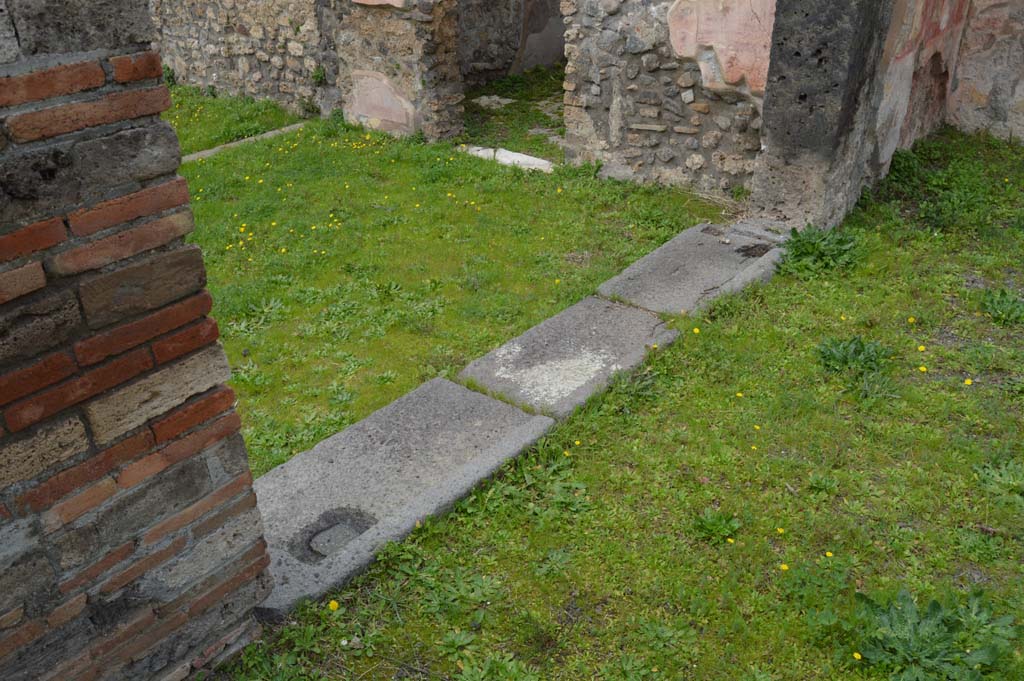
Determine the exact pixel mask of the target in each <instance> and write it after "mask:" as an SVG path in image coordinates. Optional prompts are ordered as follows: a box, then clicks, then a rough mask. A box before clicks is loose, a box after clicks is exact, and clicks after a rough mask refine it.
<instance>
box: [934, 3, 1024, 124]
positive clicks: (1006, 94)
mask: <svg viewBox="0 0 1024 681" xmlns="http://www.w3.org/2000/svg"><path fill="white" fill-rule="evenodd" d="M950 121H951V122H952V123H954V124H955V125H956V126H957V127H960V128H963V129H964V130H971V131H974V130H988V131H989V132H991V133H992V134H994V135H998V136H1000V137H1010V136H1013V137H1015V138H1017V139H1018V140H1019V139H1024V0H1010V1H1009V2H1006V1H1004V0H973V2H972V3H971V9H970V16H969V20H968V24H967V28H966V31H965V33H964V39H963V43H962V45H961V48H960V63H959V65H958V67H957V68H956V70H955V72H954V77H953V79H952V92H951V93H950Z"/></svg>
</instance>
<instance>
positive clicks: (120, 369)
mask: <svg viewBox="0 0 1024 681" xmlns="http://www.w3.org/2000/svg"><path fill="white" fill-rule="evenodd" d="M152 368H153V359H152V357H151V356H150V354H149V350H148V349H147V348H140V349H138V350H135V351H133V352H129V353H128V354H125V355H122V356H121V357H118V358H117V359H115V360H113V361H111V362H109V363H107V364H104V365H103V366H101V367H98V368H96V369H93V370H91V371H88V372H86V373H84V374H82V375H81V376H78V377H76V378H72V379H71V380H68V381H65V382H64V383H61V384H59V385H57V386H55V387H53V388H50V389H48V390H45V391H43V392H41V393H38V394H36V395H33V396H32V397H29V398H27V399H24V400H22V401H21V402H16V403H14V404H13V405H11V406H10V407H8V408H7V410H6V411H5V412H4V418H5V419H6V421H7V427H8V428H10V430H11V431H12V432H17V431H19V430H24V429H25V428H28V427H29V426H31V425H32V424H34V423H38V422H39V421H42V420H43V419H45V418H46V417H48V416H53V415H54V414H56V413H58V412H60V411H62V410H64V409H67V408H68V407H70V406H73V405H75V404H78V403H79V402H82V401H84V400H87V399H89V398H90V397H93V396H95V395H98V394H100V393H101V392H103V391H104V390H107V389H109V388H113V387H114V386H115V385H119V384H121V383H124V382H125V381H127V380H128V379H130V378H134V377H135V376H138V375H139V374H141V373H142V372H144V371H147V370H149V369H152Z"/></svg>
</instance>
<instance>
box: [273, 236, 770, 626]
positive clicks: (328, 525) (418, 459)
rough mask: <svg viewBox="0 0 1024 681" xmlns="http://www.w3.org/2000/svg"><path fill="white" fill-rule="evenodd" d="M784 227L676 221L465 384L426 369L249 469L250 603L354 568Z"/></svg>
mask: <svg viewBox="0 0 1024 681" xmlns="http://www.w3.org/2000/svg"><path fill="white" fill-rule="evenodd" d="M785 238H786V236H785V234H784V233H782V232H781V231H780V230H779V229H777V228H776V227H775V226H774V224H773V223H770V222H767V221H759V220H747V221H740V222H737V223H735V224H732V225H728V226H723V225H698V226H697V227H693V228H691V229H688V230H686V231H684V232H682V233H681V234H679V235H678V236H676V237H675V238H674V239H672V240H671V241H669V242H668V243H666V244H664V245H663V246H662V247H660V248H658V249H657V250H655V251H654V252H653V253H650V254H649V255H647V256H645V257H643V258H641V259H640V260H638V261H637V262H635V263H634V264H633V265H631V266H630V267H628V268H627V269H626V270H625V271H623V272H622V274H620V275H618V276H617V277H614V278H613V279H611V280H609V281H607V282H605V283H604V284H602V285H601V286H600V287H599V289H598V293H599V295H598V296H591V297H589V298H586V299H584V300H583V301H581V302H579V303H577V304H576V305H573V306H572V307H570V308H568V309H566V310H564V311H562V312H560V313H559V314H557V315H555V316H554V317H551V318H550V319H547V320H545V321H543V322H541V323H540V324H538V325H537V326H535V327H533V328H532V329H530V330H529V331H527V332H526V333H524V334H522V335H521V336H519V337H518V338H515V339H513V340H510V341H509V342H507V343H505V344H504V345H502V346H501V347H499V348H497V349H495V350H493V351H492V352H490V353H488V354H487V355H485V356H484V357H482V358H480V359H478V360H476V361H474V362H472V363H470V365H469V366H468V367H466V369H465V370H464V371H463V372H462V373H461V374H460V375H459V378H460V380H462V381H463V382H464V383H465V385H459V384H457V383H453V382H451V381H448V380H445V379H434V380H432V381H429V382H427V383H425V384H424V385H422V386H420V387H419V388H417V389H416V390H413V391H412V392H410V393H408V394H407V395H405V396H404V397H401V398H399V399H398V400H396V401H395V402H393V403H391V404H390V405H388V406H386V407H384V408H383V409H381V410H379V411H377V412H375V413H373V414H371V415H370V416H368V417H367V418H366V419H364V420H362V421H360V422H359V423H356V424H354V425H352V426H350V427H349V428H346V429H345V430H344V431H342V432H340V433H338V434H336V435H334V436H333V437H331V438H328V439H327V440H324V441H323V442H321V443H320V444H318V445H316V446H315V447H314V448H313V449H311V450H309V451H307V452H304V453H302V454H299V455H298V456H296V457H295V458H293V459H291V460H290V461H288V462H286V463H284V464H282V465H281V466H278V467H277V468H275V469H274V470H272V471H270V472H269V473H267V474H266V475H264V476H263V477H262V478H260V479H259V480H257V481H256V483H255V489H256V493H257V497H258V500H259V501H258V503H259V508H260V511H261V513H262V515H263V523H264V528H265V533H266V538H267V543H268V545H269V553H270V556H271V561H272V562H271V567H270V571H271V574H272V575H273V577H274V580H275V586H274V590H273V592H272V594H271V596H270V598H269V599H268V600H267V601H266V602H265V603H264V604H263V606H262V608H261V609H260V610H259V614H260V615H261V616H262V617H263V618H265V619H268V620H270V621H277V620H280V619H282V618H284V617H285V616H286V615H287V614H288V612H289V611H290V610H291V609H292V608H293V607H295V605H296V604H297V603H298V602H299V601H301V600H303V599H306V598H311V599H316V598H320V597H322V596H323V595H324V594H326V593H327V592H328V591H329V590H331V589H334V588H337V587H339V586H341V585H343V584H344V583H345V582H347V581H348V580H349V579H351V578H352V577H354V576H355V575H357V574H359V573H360V572H362V571H363V570H365V569H366V567H367V566H369V565H370V564H371V563H372V562H373V560H374V557H375V555H376V553H377V551H379V550H380V549H381V547H383V546H384V544H385V543H387V542H389V541H398V540H401V539H402V538H404V537H405V536H407V535H408V534H409V533H410V532H412V531H413V529H415V527H416V526H417V525H418V524H419V523H420V522H421V521H423V520H424V519H426V518H428V517H431V516H434V515H437V514H440V513H443V512H445V511H447V510H448V509H449V508H450V507H451V506H452V505H453V504H455V503H456V502H457V501H458V500H459V499H461V498H463V497H464V496H465V495H466V494H468V493H469V492H470V491H471V490H472V489H473V488H474V487H475V486H476V485H477V484H479V483H480V482H481V481H483V480H485V479H487V478H489V477H490V476H492V475H493V474H494V473H495V472H496V471H497V470H499V469H500V468H501V466H502V465H503V464H504V463H505V462H507V461H509V460H511V459H513V458H515V457H516V456H518V455H519V454H520V453H521V452H523V451H524V450H525V449H527V448H529V447H530V446H532V445H533V444H534V443H535V442H536V441H537V440H538V439H539V438H541V437H542V436H543V435H544V434H545V433H547V432H548V431H549V430H550V429H551V428H552V427H554V425H555V424H556V420H555V419H565V418H568V417H569V416H570V415H571V414H572V413H573V412H574V411H576V409H577V408H578V407H579V406H580V405H582V404H584V403H585V402H586V401H587V400H589V399H590V398H591V397H593V396H594V395H596V394H598V393H600V392H602V391H603V390H605V389H606V387H607V386H608V384H609V383H610V381H611V380H613V378H614V377H615V376H616V375H617V374H620V373H624V372H629V371H632V370H633V369H635V368H636V367H638V366H639V365H640V364H642V363H643V362H644V360H645V359H646V357H647V354H648V352H650V351H651V350H652V349H656V348H658V347H665V346H668V345H669V344H671V343H672V342H673V341H675V340H676V339H677V338H678V332H677V331H675V330H672V329H669V328H668V326H667V325H666V323H665V321H664V320H663V319H662V318H661V317H660V316H659V315H661V314H666V313H667V314H680V313H688V312H693V311H695V310H698V309H701V308H702V307H705V306H706V305H707V304H709V303H710V302H711V301H712V300H714V299H715V298H717V297H719V296H721V295H724V294H726V293H731V292H735V291H739V290H741V289H743V288H744V287H746V286H748V285H750V284H751V283H753V282H756V281H765V280H767V279H768V278H770V277H771V275H772V273H773V272H774V270H775V265H776V263H777V262H778V260H779V258H780V256H781V253H782V249H781V245H782V244H783V242H784V241H785ZM485 393H486V394H485ZM492 395H493V397H492ZM514 405H518V406H514Z"/></svg>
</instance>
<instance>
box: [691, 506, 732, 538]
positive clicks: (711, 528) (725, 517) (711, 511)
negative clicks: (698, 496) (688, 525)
mask: <svg viewBox="0 0 1024 681" xmlns="http://www.w3.org/2000/svg"><path fill="white" fill-rule="evenodd" d="M742 526H743V523H741V522H740V519H739V518H737V517H736V516H734V515H732V514H731V513H726V512H724V511H720V510H718V509H715V508H705V509H704V512H703V513H701V514H700V515H699V516H697V519H696V520H695V521H694V530H696V532H697V534H698V535H699V536H700V537H701V538H702V539H705V540H707V541H711V542H724V541H727V540H729V539H731V538H732V537H734V536H735V535H736V532H737V531H738V530H739V529H740V528H741V527H742Z"/></svg>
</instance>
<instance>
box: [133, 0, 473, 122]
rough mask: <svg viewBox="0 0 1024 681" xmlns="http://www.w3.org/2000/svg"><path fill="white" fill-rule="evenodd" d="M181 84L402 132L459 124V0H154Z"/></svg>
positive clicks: (164, 47) (161, 40)
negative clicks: (336, 114)
mask: <svg viewBox="0 0 1024 681" xmlns="http://www.w3.org/2000/svg"><path fill="white" fill-rule="evenodd" d="M150 4H151V11H152V14H153V17H154V20H155V23H156V24H157V26H159V27H160V30H159V35H158V38H157V41H156V44H157V46H158V47H159V48H160V50H161V52H162V53H163V55H164V59H165V61H166V62H167V64H168V65H170V66H171V68H173V69H174V71H175V75H176V76H177V77H178V79H179V80H180V81H181V82H183V83H188V84H192V85H199V86H212V87H214V88H217V89H219V90H222V91H224V92H227V93H230V94H244V95H250V96H253V97H263V98H270V99H274V100H276V101H278V102H281V103H282V104H284V105H286V106H287V107H289V108H291V109H293V110H296V111H299V112H302V113H309V114H312V113H316V112H320V113H323V114H328V113H330V112H331V111H333V110H335V109H342V110H343V111H344V112H345V115H346V117H347V118H348V119H349V120H351V121H353V122H357V123H362V124H365V125H367V126H368V127H371V128H377V129H381V130H386V131H388V132H393V133H396V134H408V133H411V132H415V131H420V130H422V131H423V132H424V133H425V134H426V135H427V136H428V137H430V138H432V139H434V138H440V137H446V136H450V135H452V134H457V133H458V132H460V131H461V125H462V120H461V117H462V109H461V101H462V77H461V73H460V69H459V63H458V59H459V57H458V53H457V47H456V43H457V36H458V19H457V17H458V14H457V11H456V6H457V0H416V1H413V0H150Z"/></svg>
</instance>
